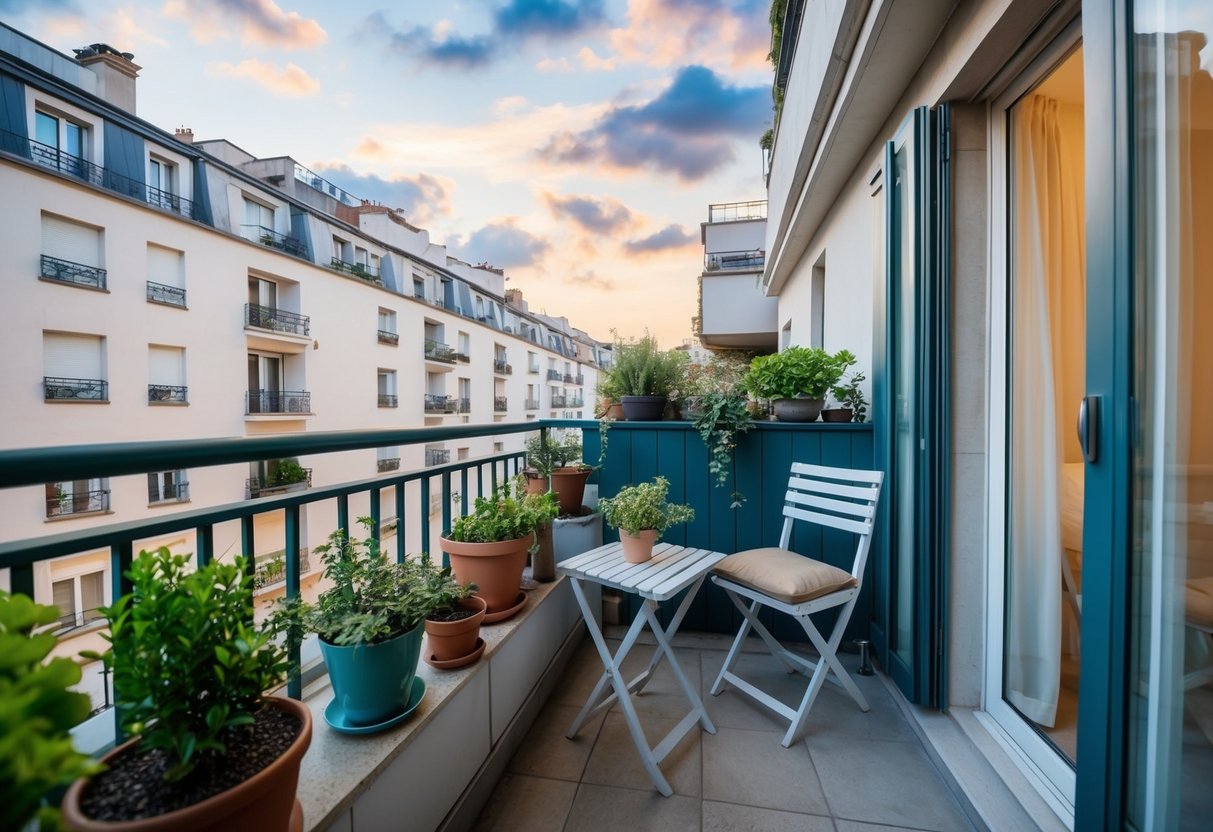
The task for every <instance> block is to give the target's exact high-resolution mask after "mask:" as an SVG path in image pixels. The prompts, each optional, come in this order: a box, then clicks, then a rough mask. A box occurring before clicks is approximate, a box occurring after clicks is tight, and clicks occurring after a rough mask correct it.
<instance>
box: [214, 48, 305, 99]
mask: <svg viewBox="0 0 1213 832" xmlns="http://www.w3.org/2000/svg"><path fill="white" fill-rule="evenodd" d="M207 68H208V69H210V70H211V71H212V72H214V73H216V74H218V75H224V76H227V77H228V78H244V79H247V80H249V81H252V82H253V83H255V84H260V85H261V86H263V87H265V88H266V89H267V90H269V91H270V92H272V93H276V94H278V95H285V96H289V97H291V98H301V97H304V96H308V95H315V94H316V93H318V92H320V83H319V82H318V81H317V80H316V79H315V78H313V77H312V76H310V75H308V74H307V72H306V71H305V70H304V69H303V68H302V67H299V66H297V65H295V64H287V65H286V66H284V67H282V68H281V69H279V68H278V67H277V66H275V65H274V64H271V63H268V62H266V61H258V60H255V59H252V58H250V59H248V60H244V61H241V62H240V63H238V64H232V63H226V62H224V63H219V64H210V65H209V66H208V67H207Z"/></svg>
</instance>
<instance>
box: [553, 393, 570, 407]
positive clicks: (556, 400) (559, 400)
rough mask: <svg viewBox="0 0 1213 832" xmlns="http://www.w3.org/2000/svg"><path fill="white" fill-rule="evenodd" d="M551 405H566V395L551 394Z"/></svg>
mask: <svg viewBox="0 0 1213 832" xmlns="http://www.w3.org/2000/svg"><path fill="white" fill-rule="evenodd" d="M552 407H553V408H556V407H568V396H560V395H553V396H552Z"/></svg>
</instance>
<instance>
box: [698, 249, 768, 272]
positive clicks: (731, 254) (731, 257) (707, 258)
mask: <svg viewBox="0 0 1213 832" xmlns="http://www.w3.org/2000/svg"><path fill="white" fill-rule="evenodd" d="M766 258H767V255H766V252H765V251H763V250H762V249H754V250H753V251H713V252H711V253H709V254H705V255H704V256H703V267H704V269H706V270H707V271H709V272H714V271H717V270H719V271H728V270H730V269H749V270H754V269H761V268H762V267H763V264H764V263H766Z"/></svg>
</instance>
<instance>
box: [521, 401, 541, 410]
mask: <svg viewBox="0 0 1213 832" xmlns="http://www.w3.org/2000/svg"><path fill="white" fill-rule="evenodd" d="M524 407H526V409H527V410H538V409H539V399H527V400H526V403H525V405H524Z"/></svg>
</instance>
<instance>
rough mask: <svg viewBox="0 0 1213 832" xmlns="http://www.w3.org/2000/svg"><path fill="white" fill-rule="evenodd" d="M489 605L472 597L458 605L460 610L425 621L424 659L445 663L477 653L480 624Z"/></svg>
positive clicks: (434, 615)
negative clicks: (475, 651)
mask: <svg viewBox="0 0 1213 832" xmlns="http://www.w3.org/2000/svg"><path fill="white" fill-rule="evenodd" d="M487 609H488V605H487V604H485V602H484V599H483V598H478V597H476V596H475V595H473V596H472V597H470V598H464V599H463V600H462V601H460V602H459V607H458V608H457V609H454V610H447V611H444V612H443V613H436V614H433V615H431V616H430V617H429V618H426V620H425V635H426V643H427V644H428V647H427V648H426V656H427V658H428V657H432V658H433V659H435V660H437V661H440V662H446V661H451V660H452V659H459V658H463V657H464V656H466V655H467V654H469V653H471V652H472V651H474V650H475V649H476V641H477V640H478V639H479V638H480V622H481V621H483V620H484V613H485V610H487Z"/></svg>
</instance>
